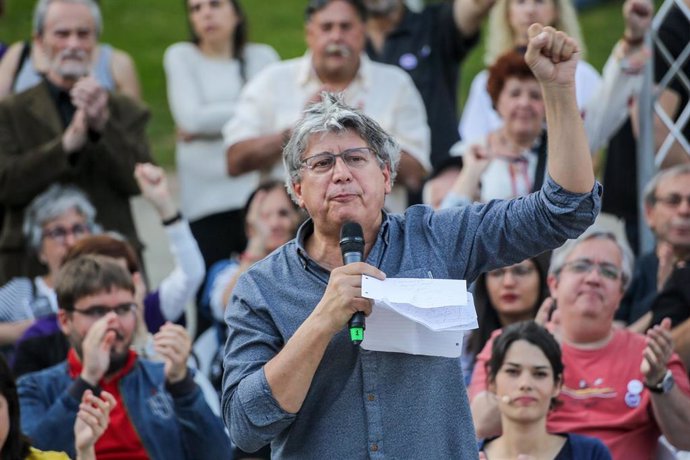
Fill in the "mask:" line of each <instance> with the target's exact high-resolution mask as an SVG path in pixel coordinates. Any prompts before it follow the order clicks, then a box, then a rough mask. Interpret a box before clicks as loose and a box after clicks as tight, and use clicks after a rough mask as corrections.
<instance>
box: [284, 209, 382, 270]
mask: <svg viewBox="0 0 690 460" xmlns="http://www.w3.org/2000/svg"><path fill="white" fill-rule="evenodd" d="M381 214H382V219H381V227H379V232H378V235H377V236H376V243H375V244H374V246H373V247H372V248H371V251H370V252H369V256H368V257H367V260H366V261H367V263H369V264H371V265H374V266H376V267H379V266H380V265H381V261H382V260H383V255H384V254H385V252H386V248H387V247H388V244H389V239H390V217H389V215H388V213H387V212H386V211H384V210H381ZM313 233H314V220H313V219H312V218H311V217H310V218H308V219H307V220H306V221H304V223H303V224H302V225H300V227H299V229H298V230H297V235H296V236H295V247H296V250H297V256H298V257H299V260H300V261H301V263H302V268H304V269H305V270H307V269H309V268H311V269H312V270H316V271H317V272H322V273H324V274H326V275H328V274H329V273H330V271H329V270H326V269H325V268H323V267H322V266H321V265H319V263H318V262H316V261H315V260H314V259H312V258H311V257H310V256H309V254H308V253H307V249H306V242H307V238H308V237H309V236H311V235H312V234H313Z"/></svg>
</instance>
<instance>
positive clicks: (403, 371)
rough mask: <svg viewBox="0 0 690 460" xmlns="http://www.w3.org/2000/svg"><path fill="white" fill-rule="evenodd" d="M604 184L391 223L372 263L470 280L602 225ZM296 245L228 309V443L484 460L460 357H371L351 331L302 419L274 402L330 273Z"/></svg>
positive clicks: (329, 356)
mask: <svg viewBox="0 0 690 460" xmlns="http://www.w3.org/2000/svg"><path fill="white" fill-rule="evenodd" d="M601 191H602V188H601V185H599V184H596V185H595V187H594V189H593V191H592V192H591V193H588V194H572V193H569V192H566V191H565V190H563V189H562V188H561V187H560V186H559V185H557V184H556V183H555V182H554V181H553V180H551V179H550V178H547V181H546V182H545V184H544V187H543V188H542V190H541V191H540V192H538V193H535V194H531V195H528V196H525V197H521V198H518V199H516V200H511V201H492V202H489V203H487V204H477V205H471V206H466V207H462V208H452V209H446V210H442V211H433V210H432V209H431V208H429V207H427V206H412V207H410V208H409V209H408V210H407V211H406V212H405V214H404V215H387V214H384V219H383V224H382V225H381V228H380V230H379V233H378V237H377V240H376V243H375V244H374V246H373V248H372V249H371V252H370V253H369V255H368V257H367V260H366V261H367V263H369V264H371V265H373V266H375V267H378V268H379V269H380V270H382V271H383V272H385V273H386V275H387V276H388V277H399V278H403V277H410V278H414V277H423V278H426V277H428V276H429V275H428V273H429V272H431V274H432V276H433V277H434V278H454V279H466V280H473V279H474V278H476V277H477V276H478V275H479V274H480V273H481V272H483V271H486V270H490V269H492V268H496V267H499V266H504V265H508V264H513V263H516V262H519V261H521V260H523V259H525V258H527V257H529V256H534V255H536V254H539V253H541V252H543V251H545V250H548V249H553V248H556V247H558V246H560V245H561V244H562V243H563V242H564V241H565V240H566V239H568V238H574V237H577V236H578V235H579V234H580V233H582V232H583V231H584V230H585V229H586V228H587V227H588V226H590V225H591V224H592V223H593V222H594V218H595V217H596V215H597V213H598V211H599V207H600V203H601ZM312 231H313V223H312V222H311V221H307V222H306V223H305V224H304V225H303V226H302V227H301V228H300V230H299V232H298V234H297V238H296V239H295V240H293V241H291V242H289V243H287V244H286V245H284V246H283V247H281V248H279V249H278V250H276V251H275V252H273V253H272V254H271V255H269V256H268V257H267V258H266V259H264V260H263V261H261V262H258V263H257V264H255V265H254V266H253V267H252V268H251V269H250V270H248V271H247V272H246V273H245V274H244V275H242V276H241V277H240V279H239V281H238V283H237V286H236V287H235V290H234V291H233V296H232V300H231V305H230V307H229V308H228V309H227V312H226V318H225V319H226V322H227V324H228V326H229V337H228V340H227V343H226V345H225V354H224V365H225V375H224V378H223V395H222V410H223V417H224V420H225V423H226V426H228V428H229V429H230V436H231V438H232V440H233V442H235V444H237V445H238V446H239V447H240V448H242V449H243V450H245V451H254V450H256V449H258V448H260V447H261V446H263V445H264V444H267V443H269V442H270V443H271V447H272V451H273V454H274V455H275V456H276V457H277V458H299V459H305V458H320V459H323V458H353V459H359V458H367V457H369V458H400V459H414V458H454V459H457V458H467V459H470V458H471V459H476V458H477V455H478V453H477V444H476V440H475V434H474V427H473V425H472V417H471V415H470V409H469V403H468V400H467V395H466V392H465V385H464V383H463V376H462V372H461V370H460V365H459V361H458V360H457V359H450V358H439V357H430V356H415V355H407V354H401V353H382V352H371V351H366V350H362V349H360V348H358V347H354V346H353V345H352V344H351V342H350V339H349V336H348V333H347V331H346V330H345V329H343V331H342V332H340V333H338V334H336V335H335V336H334V337H333V339H332V340H331V342H330V344H329V345H328V347H327V349H326V351H325V354H324V356H323V359H322V361H321V363H320V365H319V367H318V369H317V371H316V374H315V376H314V379H313V381H312V384H311V387H310V389H309V392H308V394H307V397H306V399H305V401H304V404H303V405H302V408H301V409H300V411H299V412H298V413H297V414H291V413H288V412H286V411H284V410H282V409H281V407H280V406H279V404H278V403H277V402H276V400H275V399H274V398H273V396H272V394H271V389H270V387H269V386H268V383H267V381H266V376H265V374H264V370H263V366H264V364H266V362H268V361H269V360H271V359H272V358H273V357H274V356H275V355H276V354H277V353H278V352H280V350H281V349H282V347H283V345H284V344H285V343H286V342H287V341H288V339H289V338H290V337H291V336H292V335H293V334H294V333H295V331H296V330H297V328H298V327H299V326H300V325H301V324H302V323H303V322H304V320H305V319H306V318H307V317H308V316H309V315H310V314H311V313H312V311H313V310H314V308H315V307H316V305H317V304H318V302H319V301H320V300H321V297H322V296H323V293H324V291H325V289H326V285H327V283H328V279H329V272H328V271H327V270H325V269H324V268H322V267H321V266H319V265H318V264H317V263H316V262H315V261H313V260H312V259H311V258H310V257H309V256H308V254H307V253H306V251H305V249H304V248H305V239H306V238H307V237H308V236H309V235H310V234H311V232H312Z"/></svg>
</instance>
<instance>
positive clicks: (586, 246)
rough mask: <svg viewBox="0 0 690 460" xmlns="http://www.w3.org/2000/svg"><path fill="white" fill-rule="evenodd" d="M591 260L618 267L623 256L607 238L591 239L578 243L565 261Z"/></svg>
mask: <svg viewBox="0 0 690 460" xmlns="http://www.w3.org/2000/svg"><path fill="white" fill-rule="evenodd" d="M576 259H591V260H593V261H595V262H608V263H612V264H615V265H620V264H621V262H622V260H623V255H622V254H621V250H620V248H619V247H618V245H617V244H616V243H615V242H614V241H613V240H610V239H608V238H592V239H589V240H585V241H582V242H581V243H579V244H578V245H577V246H575V248H574V249H573V251H572V252H571V253H570V254H569V255H568V258H567V261H571V260H576Z"/></svg>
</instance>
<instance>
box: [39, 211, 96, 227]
mask: <svg viewBox="0 0 690 460" xmlns="http://www.w3.org/2000/svg"><path fill="white" fill-rule="evenodd" d="M85 221H86V217H84V215H83V214H82V213H80V212H79V211H78V210H77V209H76V208H69V209H68V210H66V211H65V212H63V213H61V214H59V215H57V216H55V217H53V218H50V219H48V220H46V221H45V222H43V224H42V225H43V226H46V225H50V224H52V223H56V222H61V223H62V222H85Z"/></svg>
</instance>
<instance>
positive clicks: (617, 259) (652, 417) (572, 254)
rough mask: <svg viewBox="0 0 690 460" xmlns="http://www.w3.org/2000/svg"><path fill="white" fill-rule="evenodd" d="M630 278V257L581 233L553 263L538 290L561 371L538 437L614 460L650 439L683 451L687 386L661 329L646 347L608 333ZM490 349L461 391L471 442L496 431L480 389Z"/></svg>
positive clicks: (651, 446)
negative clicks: (467, 405) (543, 292)
mask: <svg viewBox="0 0 690 460" xmlns="http://www.w3.org/2000/svg"><path fill="white" fill-rule="evenodd" d="M631 269H632V255H630V251H629V250H627V248H624V247H623V246H622V245H621V244H620V243H619V242H618V241H617V240H616V238H615V236H613V235H612V234H609V233H602V232H588V233H586V234H585V235H583V236H582V237H580V238H579V239H578V240H575V241H569V242H568V243H566V244H565V245H564V246H563V247H562V248H561V249H559V250H557V251H556V252H555V253H554V256H553V258H552V262H551V267H550V269H549V278H548V282H549V287H550V289H551V294H552V296H553V299H554V301H555V302H556V304H557V305H558V309H557V310H556V312H557V313H556V316H555V317H554V319H555V320H556V321H551V322H550V323H549V324H548V325H547V326H549V327H550V328H551V330H552V331H553V332H554V334H555V335H556V336H557V337H558V338H559V340H560V343H561V347H562V352H563V363H564V365H565V371H564V375H563V388H562V390H561V394H560V396H559V399H560V400H561V402H562V404H561V405H560V406H558V407H556V408H555V409H554V410H553V411H552V412H551V413H550V414H549V418H548V429H549V431H550V432H557V433H561V432H569V433H577V434H583V435H588V436H594V437H597V438H599V439H601V440H602V441H603V442H604V443H605V444H606V445H607V447H608V448H609V450H610V451H611V454H612V455H613V457H614V458H616V459H619V458H620V459H647V458H651V457H652V456H653V455H654V452H655V450H656V447H657V442H658V438H659V435H660V434H664V435H665V436H666V437H667V438H668V440H669V441H670V442H671V444H673V445H674V446H676V447H677V448H679V449H690V437H688V436H687V434H688V433H690V382H688V376H687V373H686V371H685V369H684V367H683V365H682V363H681V362H680V360H679V359H678V356H677V355H675V354H673V341H672V340H671V334H670V328H671V324H670V321H669V320H668V319H665V320H664V322H663V323H662V324H661V325H659V326H655V327H654V328H652V329H650V330H649V331H648V332H647V336H646V337H645V336H643V335H639V334H635V333H632V332H629V331H627V330H624V329H615V328H614V327H613V317H614V313H615V312H616V309H617V308H618V304H619V302H620V300H621V297H622V295H623V292H624V290H625V287H626V286H625V285H626V283H627V281H628V280H629V279H630V273H631ZM555 323H557V324H555ZM492 342H493V341H490V342H489V343H488V344H487V346H486V347H485V348H484V350H482V352H481V353H480V354H479V355H478V357H477V364H476V365H475V368H474V374H473V375H472V384H471V386H470V399H471V401H472V415H473V419H474V422H475V427H476V430H477V434H478V436H480V437H490V436H494V435H497V434H499V433H500V430H501V426H500V423H501V422H500V415H499V412H498V409H497V406H496V399H497V395H495V394H493V393H490V392H489V391H488V390H487V386H486V368H485V363H486V362H487V361H488V359H489V357H490V355H491V345H492Z"/></svg>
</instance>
